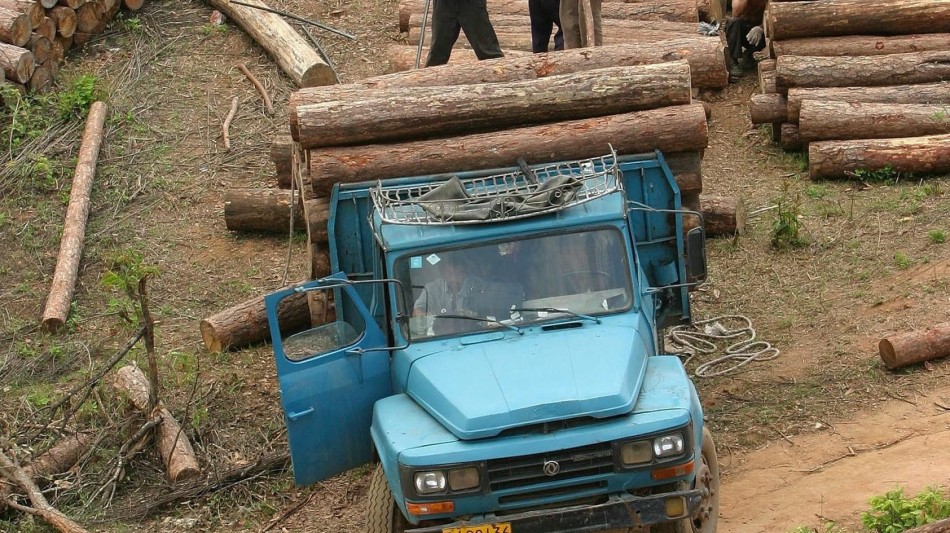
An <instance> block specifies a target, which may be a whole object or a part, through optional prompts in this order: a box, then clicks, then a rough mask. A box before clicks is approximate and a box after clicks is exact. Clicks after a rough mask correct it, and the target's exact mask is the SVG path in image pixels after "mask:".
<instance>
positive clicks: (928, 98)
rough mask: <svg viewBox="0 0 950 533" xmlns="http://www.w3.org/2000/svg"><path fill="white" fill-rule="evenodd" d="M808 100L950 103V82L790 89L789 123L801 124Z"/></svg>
mask: <svg viewBox="0 0 950 533" xmlns="http://www.w3.org/2000/svg"><path fill="white" fill-rule="evenodd" d="M804 100H816V101H823V100H838V101H841V102H879V103H882V104H885V103H889V104H950V82H938V83H926V84H920V85H894V86H889V87H799V88H794V89H789V90H788V122H798V120H799V116H800V114H801V107H802V101H804Z"/></svg>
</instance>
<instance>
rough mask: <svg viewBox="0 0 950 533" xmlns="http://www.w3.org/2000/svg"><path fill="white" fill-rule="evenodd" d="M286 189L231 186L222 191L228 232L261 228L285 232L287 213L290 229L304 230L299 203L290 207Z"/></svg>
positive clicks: (290, 193) (290, 195) (287, 225)
mask: <svg viewBox="0 0 950 533" xmlns="http://www.w3.org/2000/svg"><path fill="white" fill-rule="evenodd" d="M292 195H293V191H291V190H289V189H231V190H228V191H227V192H225V194H224V224H225V226H227V228H228V229H229V230H230V231H262V232H269V233H283V234H286V233H287V232H288V231H289V229H290V221H291V215H292V217H293V222H294V229H295V230H297V231H304V230H306V227H305V225H304V218H303V211H302V202H301V200H300V198H299V195H298V198H297V202H296V204H297V205H294V206H293V209H292V210H291V202H292Z"/></svg>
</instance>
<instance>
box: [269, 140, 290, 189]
mask: <svg viewBox="0 0 950 533" xmlns="http://www.w3.org/2000/svg"><path fill="white" fill-rule="evenodd" d="M270 160H271V162H272V163H274V169H275V170H276V171H277V186H278V187H280V188H281V189H289V188H290V187H291V185H292V184H293V172H294V139H293V137H291V136H290V135H286V134H280V135H277V136H276V137H274V140H273V142H271V145H270Z"/></svg>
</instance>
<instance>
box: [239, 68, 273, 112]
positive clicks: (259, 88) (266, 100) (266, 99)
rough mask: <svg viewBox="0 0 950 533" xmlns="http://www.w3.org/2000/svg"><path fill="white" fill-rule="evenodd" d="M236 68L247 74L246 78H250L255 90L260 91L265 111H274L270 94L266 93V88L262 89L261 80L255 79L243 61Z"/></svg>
mask: <svg viewBox="0 0 950 533" xmlns="http://www.w3.org/2000/svg"><path fill="white" fill-rule="evenodd" d="M238 70H240V71H241V72H243V73H244V75H245V76H247V79H249V80H251V83H253V84H254V87H257V92H259V93H261V98H263V99H264V106H265V107H267V112H268V113H270V114H273V113H274V106H273V105H272V104H271V102H270V96H268V95H267V89H264V86H263V85H261V82H259V81H257V78H255V77H254V75H253V74H251V71H250V70H248V69H247V66H246V65H245V64H244V63H241V64H240V65H238Z"/></svg>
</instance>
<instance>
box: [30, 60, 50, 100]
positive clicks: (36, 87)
mask: <svg viewBox="0 0 950 533" xmlns="http://www.w3.org/2000/svg"><path fill="white" fill-rule="evenodd" d="M26 86H27V87H29V89H30V92H32V93H38V94H43V93H45V92H47V91H49V90H50V89H52V88H53V72H52V69H51V68H50V63H49V62H47V63H46V64H45V65H36V67H35V68H34V69H33V75H32V76H30V81H28V82H27V83H26Z"/></svg>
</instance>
